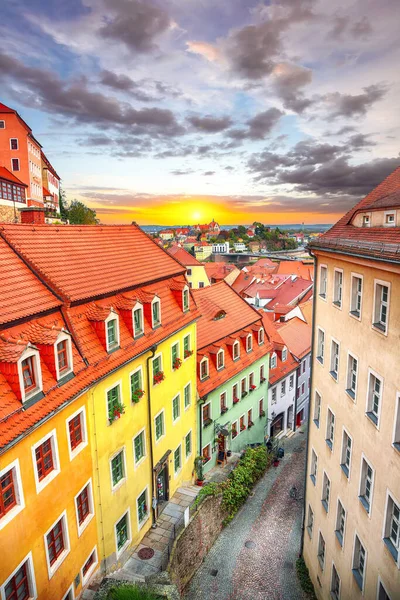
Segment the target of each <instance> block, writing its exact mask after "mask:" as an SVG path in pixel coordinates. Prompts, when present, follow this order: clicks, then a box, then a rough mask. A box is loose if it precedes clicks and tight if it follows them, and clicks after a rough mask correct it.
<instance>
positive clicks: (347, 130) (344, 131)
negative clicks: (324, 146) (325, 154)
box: [325, 125, 356, 137]
mask: <svg viewBox="0 0 400 600" xmlns="http://www.w3.org/2000/svg"><path fill="white" fill-rule="evenodd" d="M353 131H356V128H355V127H353V126H352V125H345V126H344V127H341V128H340V129H338V131H326V132H325V135H326V136H328V137H332V136H336V135H347V134H348V133H353Z"/></svg>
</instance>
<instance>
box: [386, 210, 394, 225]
mask: <svg viewBox="0 0 400 600" xmlns="http://www.w3.org/2000/svg"><path fill="white" fill-rule="evenodd" d="M385 225H386V227H394V226H395V225H396V213H395V212H386V213H385Z"/></svg>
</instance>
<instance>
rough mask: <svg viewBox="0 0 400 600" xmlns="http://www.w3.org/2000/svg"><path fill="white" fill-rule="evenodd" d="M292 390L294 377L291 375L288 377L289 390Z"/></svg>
mask: <svg viewBox="0 0 400 600" xmlns="http://www.w3.org/2000/svg"><path fill="white" fill-rule="evenodd" d="M293 388H294V375H291V376H290V377H289V390H292V389H293Z"/></svg>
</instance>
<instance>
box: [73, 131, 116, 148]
mask: <svg viewBox="0 0 400 600" xmlns="http://www.w3.org/2000/svg"><path fill="white" fill-rule="evenodd" d="M78 143H79V145H80V146H112V145H113V144H114V140H113V139H111V138H109V137H108V136H106V135H101V134H100V135H89V136H88V137H87V138H85V139H82V140H79V141H78Z"/></svg>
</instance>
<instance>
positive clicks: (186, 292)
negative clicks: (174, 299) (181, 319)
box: [182, 287, 190, 312]
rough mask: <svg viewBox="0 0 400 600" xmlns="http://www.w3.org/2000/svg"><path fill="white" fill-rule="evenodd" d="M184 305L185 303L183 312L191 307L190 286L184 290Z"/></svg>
mask: <svg viewBox="0 0 400 600" xmlns="http://www.w3.org/2000/svg"><path fill="white" fill-rule="evenodd" d="M182 305H183V312H187V311H188V310H189V308H190V294H189V288H187V287H186V288H184V290H183V292H182Z"/></svg>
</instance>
